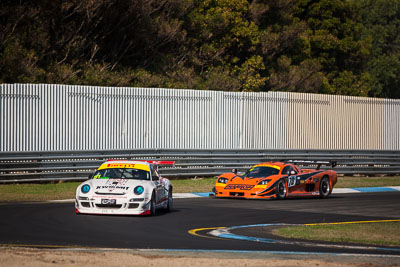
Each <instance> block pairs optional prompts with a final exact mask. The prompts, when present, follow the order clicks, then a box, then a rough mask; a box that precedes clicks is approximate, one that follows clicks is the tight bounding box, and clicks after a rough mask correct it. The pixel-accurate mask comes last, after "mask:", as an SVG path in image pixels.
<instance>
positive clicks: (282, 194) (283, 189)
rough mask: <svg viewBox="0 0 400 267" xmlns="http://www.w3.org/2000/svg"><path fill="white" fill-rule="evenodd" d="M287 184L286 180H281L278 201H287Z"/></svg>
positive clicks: (278, 188)
mask: <svg viewBox="0 0 400 267" xmlns="http://www.w3.org/2000/svg"><path fill="white" fill-rule="evenodd" d="M286 192H287V188H286V183H285V180H283V179H280V180H279V181H278V184H277V185H276V198H277V199H285V198H286Z"/></svg>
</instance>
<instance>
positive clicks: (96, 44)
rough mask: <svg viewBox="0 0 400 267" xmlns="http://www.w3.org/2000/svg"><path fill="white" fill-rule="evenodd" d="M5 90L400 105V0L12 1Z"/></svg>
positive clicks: (3, 51)
mask: <svg viewBox="0 0 400 267" xmlns="http://www.w3.org/2000/svg"><path fill="white" fill-rule="evenodd" d="M0 27H1V29H0V83H58V84H82V85H102V86H140V87H166V88H191V89H200V90H224V91H290V92H307V93H322V94H339V95H354V96H373V97H386V98H400V90H399V88H400V0H297V1H295V0H258V1H257V0H113V1H111V0H66V1H61V0H47V1H45V0H42V1H40V0H39V1H32V0H31V1H24V0H21V1H15V0H4V1H2V7H1V9H0Z"/></svg>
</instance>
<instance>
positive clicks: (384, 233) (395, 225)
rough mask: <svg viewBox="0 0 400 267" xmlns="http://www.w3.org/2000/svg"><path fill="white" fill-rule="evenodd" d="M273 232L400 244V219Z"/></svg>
mask: <svg viewBox="0 0 400 267" xmlns="http://www.w3.org/2000/svg"><path fill="white" fill-rule="evenodd" d="M272 233H273V234H275V235H278V236H282V237H286V238H295V239H305V240H318V241H327V242H335V243H357V244H366V245H375V246H400V220H393V221H382V222H349V223H340V224H336V223H333V224H330V223H327V224H313V225H304V226H289V227H283V228H279V229H274V230H273V232H272Z"/></svg>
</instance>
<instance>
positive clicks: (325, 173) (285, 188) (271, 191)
mask: <svg viewBox="0 0 400 267" xmlns="http://www.w3.org/2000/svg"><path fill="white" fill-rule="evenodd" d="M295 163H302V162H301V161H291V162H264V163H260V164H257V165H255V166H253V167H252V168H250V169H249V170H248V171H247V172H246V173H244V174H243V175H238V174H237V172H236V170H234V171H233V172H232V173H224V174H222V175H220V176H219V177H218V178H217V181H216V184H215V187H214V188H213V191H214V194H215V197H230V198H250V199H284V198H288V197H295V196H303V197H304V196H319V197H321V198H326V197H328V196H329V195H330V194H331V193H332V189H333V187H334V185H335V184H336V182H337V174H336V172H335V171H333V170H320V169H319V167H320V166H321V164H326V163H327V162H317V161H315V162H309V161H308V163H315V164H318V168H317V169H301V168H299V167H298V166H297V165H296V164H295ZM303 163H304V162H303ZM335 164H336V163H332V167H334V165H335Z"/></svg>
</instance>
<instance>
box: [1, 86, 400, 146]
mask: <svg viewBox="0 0 400 267" xmlns="http://www.w3.org/2000/svg"><path fill="white" fill-rule="evenodd" d="M0 90H1V91H0V113H1V114H0V118H1V122H0V151H46V150H103V149H140V148H146V149H157V148H160V149H161V148H166V149H168V148H175V149H241V148H243V149H286V148H287V149H378V150H399V149H400V138H399V136H400V116H399V114H400V101H399V100H389V99H375V98H361V97H346V96H332V95H316V94H301V93H284V92H267V93H248V92H245V93H238V92H217V91H197V90H175V89H160V88H114V87H94V86H93V87H92V86H71V85H47V84H1V85H0Z"/></svg>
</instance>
